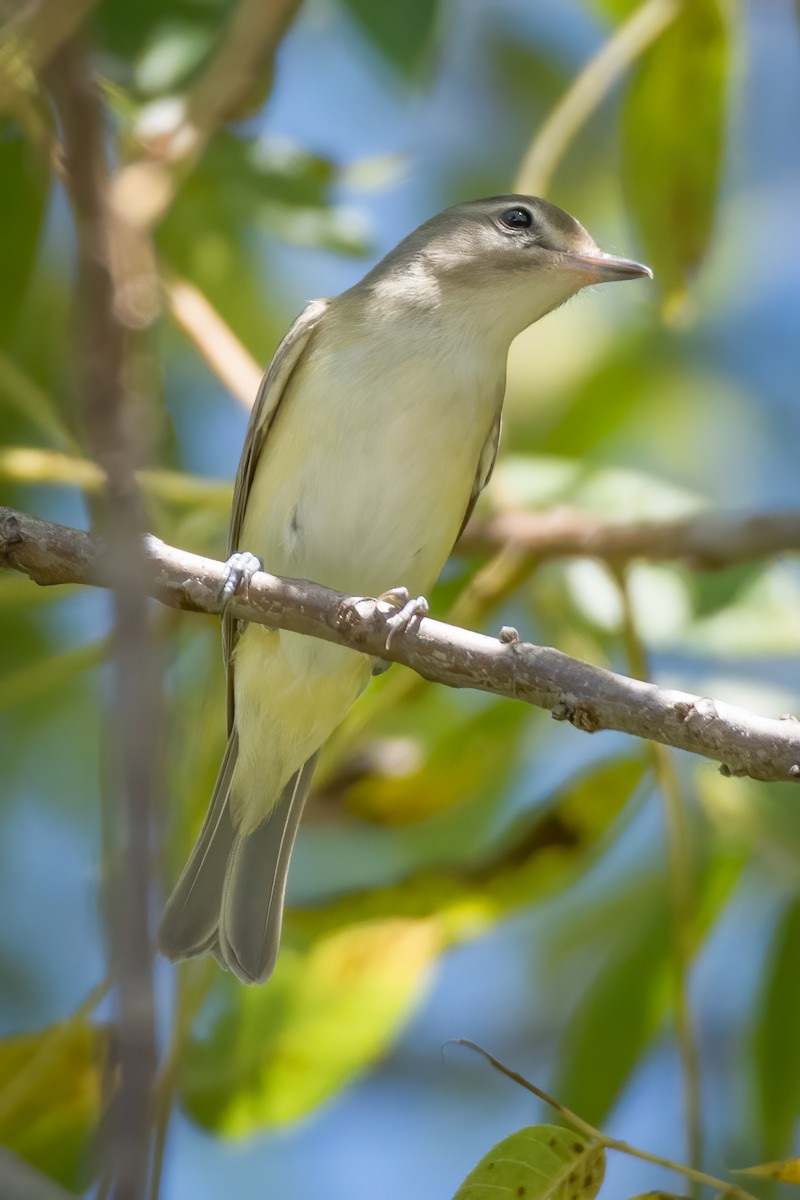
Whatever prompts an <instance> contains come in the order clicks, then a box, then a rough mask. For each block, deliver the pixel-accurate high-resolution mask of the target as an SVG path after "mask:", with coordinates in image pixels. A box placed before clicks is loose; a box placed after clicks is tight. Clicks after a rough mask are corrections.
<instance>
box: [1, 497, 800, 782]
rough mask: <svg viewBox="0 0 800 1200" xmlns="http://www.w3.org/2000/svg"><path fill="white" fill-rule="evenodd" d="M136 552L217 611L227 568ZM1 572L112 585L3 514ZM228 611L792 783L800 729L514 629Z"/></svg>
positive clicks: (374, 605)
mask: <svg viewBox="0 0 800 1200" xmlns="http://www.w3.org/2000/svg"><path fill="white" fill-rule="evenodd" d="M145 546H146V555H147V557H146V572H147V582H146V586H147V591H148V594H149V595H151V596H154V597H155V598H156V599H158V600H160V601H161V602H162V603H164V604H167V605H169V606H171V607H173V608H179V609H184V610H192V611H196V612H197V611H199V612H211V613H219V612H220V611H221V610H222V600H221V595H222V585H223V582H224V580H225V578H226V575H225V564H224V563H221V562H218V561H216V560H215V559H209V558H201V557H200V556H199V555H195V554H189V553H187V552H186V551H185V550H179V549H177V548H176V547H173V546H167V545H165V543H164V542H161V541H159V540H158V539H157V538H154V537H148V538H147V539H146V543H145ZM2 564H5V565H6V566H9V567H12V568H13V569H15V570H18V571H22V572H23V573H24V574H26V575H28V576H29V577H30V578H31V579H33V580H34V581H35V582H36V583H40V584H45V585H46V584H55V583H88V584H92V585H95V586H101V587H102V586H108V583H109V574H108V567H107V559H106V556H105V555H104V550H103V544H102V542H100V541H98V540H96V539H94V538H92V537H91V536H90V535H89V534H87V533H83V532H82V531H80V530H77V529H69V528H67V527H65V526H62V525H54V524H51V523H50V522H48V521H39V520H38V519H36V518H34V517H29V516H26V515H25V514H24V513H19V512H15V511H14V510H12V509H0V565H2ZM229 611H230V612H231V615H232V616H234V617H237V618H239V619H241V620H243V621H254V622H256V623H258V624H261V625H268V626H271V627H274V628H278V629H289V630H292V631H294V632H295V633H304V634H310V635H311V636H312V637H319V638H322V639H324V640H325V641H329V642H334V643H336V644H338V645H341V646H349V647H351V648H352V649H354V650H359V651H361V652H362V653H364V654H369V655H372V656H374V657H375V658H380V659H383V660H385V661H387V662H402V663H405V665H406V666H409V667H411V668H412V670H414V671H416V672H417V673H418V674H420V675H422V676H423V677H424V678H425V679H429V680H433V681H435V682H438V683H443V684H446V685H447V686H449V687H459V688H463V687H468V688H477V689H479V690H480V691H484V692H491V693H493V694H495V695H499V696H509V697H511V698H513V699H517V700H524V701H526V702H527V703H529V704H534V705H536V706H537V707H539V708H545V709H549V710H550V711H551V712H552V714H553V716H554V717H555V718H556V720H560V721H570V722H571V723H572V724H573V725H575V727H576V728H578V729H582V730H584V731H585V732H591V733H593V732H596V731H597V730H600V729H617V730H620V731H621V732H624V733H630V734H633V735H634V736H636V737H641V738H647V739H648V740H651V741H657V742H661V743H662V744H664V745H667V746H674V747H676V748H677V749H681V750H689V751H691V752H692V753H695V754H701V755H704V756H705V757H707V758H712V759H716V760H717V762H721V763H722V764H723V768H722V770H723V774H726V775H732V774H740V775H748V776H750V777H751V778H753V779H763V780H767V781H776V780H785V781H790V780H791V781H800V722H798V721H796V720H794V719H782V720H772V719H769V718H766V717H760V716H756V715H755V714H753V713H750V712H747V711H746V710H744V709H740V708H735V707H733V706H732V705H729V704H726V703H723V702H722V701H717V700H711V699H708V698H703V697H700V696H695V695H691V694H690V693H687V692H679V691H675V690H672V689H667V688H659V687H656V686H654V685H653V684H650V683H642V682H641V681H639V680H636V679H629V678H627V677H626V676H624V675H618V674H615V673H614V672H613V671H607V670H605V669H604V668H602V667H596V666H593V665H592V664H590V663H585V662H580V661H579V660H577V659H574V658H570V657H569V656H568V655H566V654H562V653H561V652H560V651H558V650H554V649H553V648H551V647H548V646H535V645H531V644H529V643H525V642H522V641H518V640H517V638H516V636H515V634H514V631H513V630H512V631H508V630H506V631H504V636H503V637H502V638H492V637H487V636H486V635H484V634H479V633H473V632H471V631H469V630H466V629H461V628H459V627H458V626H455V625H446V624H444V623H443V622H441V621H433V620H431V619H430V618H427V617H426V618H423V619H422V620H421V621H419V622H415V623H414V624H413V626H412V627H411V628H410V629H408V630H406V631H404V632H403V633H402V634H400V635H399V636H398V637H396V638H395V640H394V641H393V642H392V644H391V648H390V649H388V650H387V648H386V644H385V643H386V636H387V632H388V627H387V623H386V621H387V616H388V615H389V614H390V613H391V612H392V610H391V608H390V607H389V606H387V605H385V604H383V603H381V602H379V601H376V600H372V599H368V598H363V597H360V598H359V597H351V596H345V595H344V594H343V593H341V592H335V591H332V590H331V589H329V588H325V587H321V586H320V585H319V584H315V583H309V582H307V581H305V580H297V579H283V578H280V577H279V576H276V575H270V574H268V573H267V572H266V571H259V572H257V573H256V574H255V575H254V576H253V579H252V581H251V583H250V587H249V589H248V593H247V595H246V596H236V597H235V598H234V599H233V600H232V601H231V603H230V606H229Z"/></svg>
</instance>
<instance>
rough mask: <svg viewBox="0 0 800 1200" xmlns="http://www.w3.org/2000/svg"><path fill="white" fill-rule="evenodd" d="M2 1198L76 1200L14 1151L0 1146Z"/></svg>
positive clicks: (14, 1199) (71, 1194)
mask: <svg viewBox="0 0 800 1200" xmlns="http://www.w3.org/2000/svg"><path fill="white" fill-rule="evenodd" d="M0 1196H3V1198H4V1200H75V1193H74V1192H67V1191H65V1190H64V1188H62V1187H60V1186H59V1185H58V1184H57V1183H54V1182H53V1180H52V1179H50V1178H48V1176H47V1175H43V1174H42V1173H41V1171H37V1170H36V1168H35V1167H32V1166H31V1165H30V1163H27V1162H25V1160H24V1159H23V1158H20V1157H19V1155H18V1154H14V1152H13V1151H12V1150H8V1149H6V1148H5V1147H4V1146H0Z"/></svg>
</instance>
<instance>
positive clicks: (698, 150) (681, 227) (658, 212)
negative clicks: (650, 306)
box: [623, 0, 731, 307]
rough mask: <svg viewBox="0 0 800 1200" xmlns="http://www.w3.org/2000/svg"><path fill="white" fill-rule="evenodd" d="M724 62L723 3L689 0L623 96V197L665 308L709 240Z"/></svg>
mask: <svg viewBox="0 0 800 1200" xmlns="http://www.w3.org/2000/svg"><path fill="white" fill-rule="evenodd" d="M730 60H731V47H730V39H729V33H728V29H727V24H726V20H725V18H724V16H723V12H722V7H721V3H720V0H690V3H686V4H684V5H683V6H682V8H681V11H680V14H679V15H678V17H677V18H676V20H675V21H673V23H672V24H671V25H670V26H669V27H668V28H667V30H666V31H665V32H664V33H663V34H662V36H661V37H660V38H659V39H658V41H657V42H655V44H654V45H653V46H652V47H651V48H650V49H649V50H648V51H647V52H646V54H645V55H644V56H643V57H642V60H641V62H640V63H639V66H638V67H637V69H636V72H635V74H634V76H633V79H632V81H631V84H630V88H629V90H628V93H627V96H626V98H625V107H624V112H623V177H624V186H625V193H626V198H627V202H628V205H629V207H630V210H631V213H632V215H633V217H634V219H635V221H636V223H637V225H638V227H639V230H640V233H641V236H642V238H643V241H644V246H645V257H646V259H647V261H648V262H649V263H650V265H651V266H652V267H653V270H654V273H655V278H656V282H657V283H658V284H659V286H660V287H661V289H662V292H663V294H664V296H665V299H666V303H667V305H668V306H670V307H672V306H675V305H676V304H677V303H679V302H680V300H681V299H682V298H683V295H684V293H685V291H686V288H687V286H688V283H689V281H690V279H691V277H692V275H693V274H694V272H695V271H696V270H697V268H698V267H699V266H700V264H701V263H702V261H703V259H704V258H705V255H706V252H707V250H708V245H709V241H710V238H711V233H712V229H713V225H714V219H715V215H716V203H717V189H718V185H719V180H720V172H721V168H722V149H723V138H724V123H725V97H726V89H727V83H728V74H729V70H730Z"/></svg>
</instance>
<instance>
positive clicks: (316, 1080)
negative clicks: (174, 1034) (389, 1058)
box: [180, 919, 441, 1137]
mask: <svg viewBox="0 0 800 1200" xmlns="http://www.w3.org/2000/svg"><path fill="white" fill-rule="evenodd" d="M440 945H441V934H440V927H439V923H438V922H437V921H436V920H411V919H405V920H401V919H397V920H384V921H373V922H368V923H365V924H362V925H355V926H351V927H350V928H345V929H340V930H337V931H336V932H335V933H333V934H331V935H330V936H329V937H326V938H323V939H320V940H319V941H318V942H317V943H316V945H315V946H314V947H313V948H312V949H311V951H310V953H308V954H307V955H305V956H300V955H298V954H296V953H292V951H291V948H290V947H284V949H283V951H282V953H281V957H280V959H279V961H278V967H277V969H276V971H275V974H274V976H273V978H272V979H271V980H270V984H269V987H266V988H243V987H242V986H241V985H240V984H238V983H237V982H236V980H232V981H231V980H230V979H225V980H224V985H223V987H222V988H221V989H220V991H221V996H220V1000H221V1004H220V1008H219V1011H218V1012H217V1014H216V1016H215V1019H214V1020H213V1022H212V1025H211V1030H210V1033H209V1035H208V1037H207V1038H205V1039H203V1040H202V1041H200V1040H195V1041H193V1042H191V1043H190V1045H189V1047H188V1050H187V1054H186V1057H185V1059H184V1062H183V1065H182V1069H181V1080H180V1089H181V1095H182V1099H183V1103H184V1104H185V1106H186V1108H187V1110H188V1111H189V1113H190V1114H191V1115H192V1116H193V1117H194V1118H195V1120H196V1121H198V1122H199V1123H200V1124H201V1125H203V1126H205V1127H206V1128H208V1129H213V1130H215V1131H216V1132H218V1133H221V1134H224V1135H227V1136H233V1137H235V1136H242V1135H245V1134H248V1133H250V1132H252V1131H253V1130H257V1129H268V1128H271V1127H274V1126H282V1125H287V1124H290V1123H291V1122H293V1121H296V1120H298V1118H300V1117H302V1116H304V1115H305V1114H306V1113H308V1112H311V1111H312V1110H313V1109H315V1108H316V1107H318V1106H319V1105H320V1104H322V1103H323V1102H324V1101H325V1100H327V1099H328V1098H329V1097H330V1096H332V1095H334V1094H335V1093H336V1092H338V1091H340V1090H341V1088H343V1087H344V1086H345V1085H346V1084H348V1083H350V1082H351V1081H352V1080H353V1079H355V1078H356V1077H357V1076H358V1075H360V1074H362V1073H363V1072H364V1071H365V1070H366V1069H367V1068H368V1067H369V1066H370V1065H371V1064H372V1063H373V1062H374V1061H375V1059H376V1058H377V1057H378V1056H379V1055H380V1054H381V1053H383V1051H384V1050H385V1049H386V1048H387V1046H389V1045H390V1044H391V1042H392V1040H393V1039H394V1038H395V1036H396V1035H397V1032H398V1030H399V1028H400V1026H401V1025H402V1023H403V1022H404V1021H405V1020H406V1019H407V1017H408V1015H409V1014H410V1012H411V1011H412V1009H413V1007H414V1005H415V1003H416V1001H417V999H418V997H419V995H420V992H421V990H422V988H423V987H424V985H425V982H426V980H427V975H428V970H429V968H430V965H431V963H432V962H433V960H434V958H435V957H436V955H437V954H438V952H439V949H440Z"/></svg>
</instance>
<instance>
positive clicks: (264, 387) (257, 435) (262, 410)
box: [222, 300, 328, 733]
mask: <svg viewBox="0 0 800 1200" xmlns="http://www.w3.org/2000/svg"><path fill="white" fill-rule="evenodd" d="M327 307H328V301H327V300H312V301H311V303H310V304H309V305H308V306H307V307H306V308H305V309H304V310H303V312H302V313H301V314H300V316H299V317H298V318H297V320H296V321H295V322H294V324H293V325H292V327H291V329H290V330H289V332H288V333H287V334H286V336H285V338H284V339H283V341H282V342H281V344H280V346H278V349H277V350H276V351H275V354H274V356H273V358H272V362H271V363H270V364H269V366H268V367H267V370H266V372H265V374H264V378H263V379H262V380H261V386H260V387H259V389H258V395H257V396H256V399H255V403H254V405H253V411H252V413H251V414H250V424H249V425H248V427H247V434H246V435H245V439H244V447H243V449H242V456H241V458H240V459H239V469H238V470H237V472H236V482H235V483H234V487H233V506H232V509H231V524H230V531H229V534H228V554H229V555H230V554H233V552H234V551H235V550H239V549H244V550H246V549H247V547H246V546H244V547H240V546H239V537H240V535H241V530H242V521H243V520H244V513H245V508H246V507H247V499H248V496H249V494H250V486H251V484H252V482H253V476H254V474H255V470H256V466H257V465H258V460H259V457H260V456H261V451H262V450H263V449H264V443H265V442H266V440H267V437H268V436H269V431H270V428H271V426H272V423H273V421H274V419H275V414H276V412H277V411H278V408H279V407H280V403H281V401H282V400H283V397H284V395H285V394H286V387H287V384H288V383H289V380H290V379H291V377H292V374H293V373H294V371H295V368H296V367H297V364H298V362H299V361H300V358H301V356H302V354H303V352H304V351H305V349H306V347H307V346H308V344H309V341H310V339H311V336H312V334H313V332H314V330H315V329H316V327H317V325H318V324H319V322H320V320H321V318H322V316H323V314H324V313H325V310H326V309H327ZM265 566H266V567H267V568H268V567H269V563H266V564H265ZM239 624H240V623H239V622H238V621H236V620H235V618H233V617H229V616H227V614H226V615H224V616H223V618H222V654H223V658H224V660H225V669H226V671H227V677H228V733H230V732H231V731H232V729H233V650H234V647H235V645H236V641H237V638H238V636H239Z"/></svg>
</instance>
